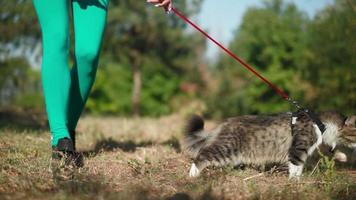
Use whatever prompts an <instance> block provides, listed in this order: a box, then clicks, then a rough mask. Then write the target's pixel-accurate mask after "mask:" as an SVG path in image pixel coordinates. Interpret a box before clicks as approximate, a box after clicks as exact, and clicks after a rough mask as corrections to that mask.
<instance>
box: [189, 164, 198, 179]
mask: <svg viewBox="0 0 356 200" xmlns="http://www.w3.org/2000/svg"><path fill="white" fill-rule="evenodd" d="M199 174H200V170H199V169H198V167H197V166H196V165H195V163H193V164H192V166H191V167H190V170H189V177H191V178H194V177H197V176H199Z"/></svg>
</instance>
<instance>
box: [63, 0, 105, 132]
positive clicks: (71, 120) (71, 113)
mask: <svg viewBox="0 0 356 200" xmlns="http://www.w3.org/2000/svg"><path fill="white" fill-rule="evenodd" d="M108 3H109V1H108V0H73V1H72V8H73V21H74V35H75V36H74V38H75V47H74V48H75V53H74V54H75V61H74V66H73V68H72V70H71V79H72V83H71V90H70V101H69V109H68V129H69V130H71V131H72V130H74V129H75V127H76V126H77V122H78V120H79V117H80V115H81V113H82V111H83V109H84V105H85V103H86V101H87V99H88V96H89V92H90V89H91V87H92V85H93V83H94V80H95V75H96V70H97V66H98V58H99V53H100V48H101V41H102V37H103V33H104V29H105V24H106V16H107V6H108Z"/></svg>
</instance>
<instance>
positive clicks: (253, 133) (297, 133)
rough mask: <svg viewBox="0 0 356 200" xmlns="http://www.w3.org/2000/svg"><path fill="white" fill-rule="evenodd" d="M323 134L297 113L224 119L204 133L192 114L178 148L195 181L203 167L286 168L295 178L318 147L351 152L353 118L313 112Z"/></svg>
mask: <svg viewBox="0 0 356 200" xmlns="http://www.w3.org/2000/svg"><path fill="white" fill-rule="evenodd" d="M318 116H319V118H320V120H321V121H322V122H323V124H324V125H325V128H326V130H325V132H323V134H322V133H321V131H320V130H319V128H318V126H317V125H316V124H314V123H313V121H312V120H311V119H310V118H309V117H308V116H307V115H306V114H305V113H303V112H299V113H298V115H297V117H294V115H292V113H283V114H276V115H263V116H262V115H259V116H257V115H256V116H255V115H248V116H240V117H235V118H230V119H228V120H226V121H225V122H223V123H221V124H220V125H218V126H217V127H216V128H214V129H212V130H210V131H206V130H203V129H204V121H203V119H202V118H201V117H199V116H193V117H192V118H191V119H190V120H189V121H188V123H187V126H186V137H185V140H184V142H183V147H184V149H185V151H186V152H188V153H189V154H190V156H191V157H192V158H193V164H192V166H191V169H190V172H189V176H191V177H196V176H198V175H199V174H200V172H201V171H202V170H203V169H204V168H205V167H207V166H210V165H214V166H223V165H228V164H231V165H240V164H252V165H265V164H269V163H280V164H288V169H289V177H290V178H294V177H295V178H298V177H300V175H301V174H302V171H303V166H304V163H305V161H306V159H307V157H308V156H310V155H311V154H312V153H313V152H314V150H315V149H316V148H318V146H319V145H321V144H322V143H324V144H325V145H328V146H329V147H330V148H331V149H334V148H335V146H336V145H344V146H348V147H351V148H356V125H355V121H356V116H351V117H348V118H346V117H344V116H343V115H342V114H340V113H338V112H334V111H328V112H321V113H318Z"/></svg>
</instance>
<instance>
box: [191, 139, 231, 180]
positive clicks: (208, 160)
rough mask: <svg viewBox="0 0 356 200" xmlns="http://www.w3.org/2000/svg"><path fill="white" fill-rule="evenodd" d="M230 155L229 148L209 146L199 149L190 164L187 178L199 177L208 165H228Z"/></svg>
mask: <svg viewBox="0 0 356 200" xmlns="http://www.w3.org/2000/svg"><path fill="white" fill-rule="evenodd" d="M230 155H231V152H230V148H227V147H224V146H220V145H210V146H208V147H205V148H203V149H201V150H200V152H199V154H198V156H197V157H196V158H195V159H194V162H193V163H192V166H191V168H190V171H189V176H190V177H197V176H199V175H200V172H201V171H202V170H203V169H204V168H206V167H208V166H210V165H213V166H223V165H227V164H229V163H230V162H231V161H232V159H231V156H230Z"/></svg>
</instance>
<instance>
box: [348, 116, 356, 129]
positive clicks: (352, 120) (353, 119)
mask: <svg viewBox="0 0 356 200" xmlns="http://www.w3.org/2000/svg"><path fill="white" fill-rule="evenodd" d="M345 126H347V127H356V115H352V116H350V117H348V118H347V119H346V120H345Z"/></svg>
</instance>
